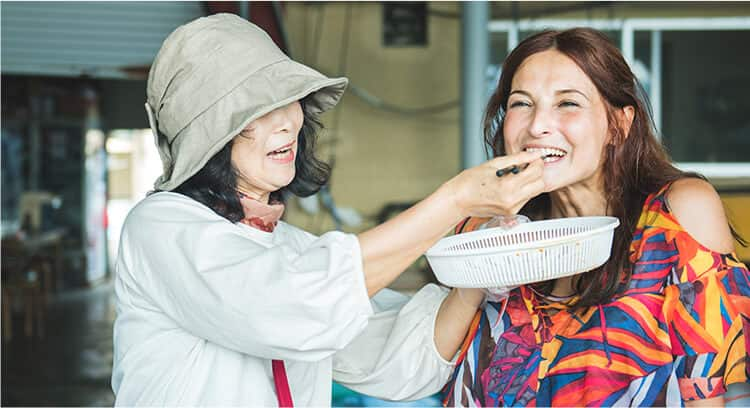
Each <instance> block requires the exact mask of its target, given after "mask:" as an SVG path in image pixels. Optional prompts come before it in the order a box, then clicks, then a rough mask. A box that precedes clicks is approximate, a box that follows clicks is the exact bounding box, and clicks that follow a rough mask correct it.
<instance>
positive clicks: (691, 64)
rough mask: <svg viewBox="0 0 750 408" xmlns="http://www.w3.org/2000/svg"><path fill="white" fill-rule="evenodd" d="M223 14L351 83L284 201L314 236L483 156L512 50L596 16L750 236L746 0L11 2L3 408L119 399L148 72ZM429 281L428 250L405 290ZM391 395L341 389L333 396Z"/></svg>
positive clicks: (147, 147) (401, 201) (594, 21)
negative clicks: (127, 242)
mask: <svg viewBox="0 0 750 408" xmlns="http://www.w3.org/2000/svg"><path fill="white" fill-rule="evenodd" d="M217 12H230V13H236V14H238V15H240V16H243V17H244V18H247V19H249V20H251V21H253V22H254V23H256V24H258V25H260V26H261V27H263V28H264V29H265V30H266V31H268V32H269V33H270V34H271V36H272V38H273V39H274V40H275V41H276V42H277V44H278V45H279V46H280V47H281V48H282V49H284V50H285V51H286V52H287V53H288V54H289V55H290V56H291V57H292V58H293V59H295V60H297V61H300V62H302V63H305V64H307V65H309V66H312V67H314V68H316V69H317V70H319V71H321V72H323V73H325V74H327V75H332V76H338V75H343V76H347V77H349V79H350V86H349V89H348V92H347V93H346V95H345V97H344V98H343V100H342V102H341V103H340V104H339V106H338V107H337V108H336V109H335V110H333V111H332V112H329V113H327V114H326V115H325V116H324V117H323V123H324V124H325V127H326V129H325V130H324V131H323V133H322V134H321V137H320V143H319V149H320V155H321V156H322V157H324V158H325V159H326V160H327V161H328V162H329V163H330V164H332V165H333V176H332V179H331V182H330V184H329V185H328V186H327V188H325V189H324V190H323V191H321V192H320V193H319V194H317V195H316V196H313V197H310V198H307V199H304V200H300V199H297V198H292V197H289V199H288V202H287V212H286V214H285V219H286V221H287V222H290V223H292V224H295V225H297V226H300V227H302V228H304V229H306V230H308V231H311V232H313V233H322V232H325V231H328V230H332V229H341V230H344V231H349V232H358V231H362V230H364V229H367V228H369V227H372V226H374V225H375V224H377V223H379V222H382V221H384V220H387V219H388V218H390V217H392V216H394V215H395V214H397V213H398V212H399V211H402V210H403V209H405V208H406V207H408V206H410V205H411V204H413V203H414V202H416V201H418V200H419V199H421V198H423V197H424V196H426V195H427V194H429V193H430V192H432V191H433V190H434V189H435V188H437V187H438V186H439V185H440V184H441V183H442V182H444V181H445V180H447V179H449V178H450V177H452V176H453V175H454V174H456V173H457V172H459V171H460V170H461V169H462V168H464V167H467V166H471V165H474V164H478V163H479V162H481V161H483V160H484V159H485V158H486V157H487V156H486V153H485V150H484V146H483V144H482V135H481V125H480V124H481V116H482V114H483V112H482V110H483V108H484V103H485V102H486V100H487V98H488V95H489V92H490V91H491V90H492V89H493V87H494V83H496V81H497V79H498V76H499V67H500V65H501V64H502V62H503V59H504V58H505V56H506V55H507V54H508V52H509V50H511V49H512V48H513V47H514V46H515V45H516V44H517V43H518V42H519V41H520V40H522V39H523V38H525V37H527V36H529V35H531V34H533V33H535V32H538V31H540V30H543V29H545V28H560V29H564V28H570V27H575V26H590V27H594V28H597V29H600V30H603V31H605V32H606V33H607V34H608V35H609V36H610V37H611V38H612V40H613V41H614V42H615V43H616V44H618V45H619V46H620V47H621V49H622V51H623V53H624V55H625V56H626V58H627V60H628V62H629V63H630V65H631V67H632V69H633V70H634V72H635V73H636V74H637V76H638V78H639V79H640V80H641V82H642V84H643V86H644V88H645V90H646V92H647V93H648V95H649V97H650V100H651V104H652V108H653V113H654V118H655V121H656V125H657V128H658V130H659V131H660V134H661V137H662V140H663V142H664V143H665V145H666V146H667V148H668V150H669V152H670V154H671V155H672V157H673V159H674V161H675V162H676V163H677V164H678V165H679V166H680V167H681V168H684V169H688V170H695V171H698V172H701V173H703V174H704V175H706V176H707V177H708V178H709V180H710V181H711V182H712V183H713V184H714V185H715V186H716V188H717V189H718V190H719V192H720V193H721V195H722V198H723V200H724V201H725V204H726V206H727V210H728V212H729V214H730V217H731V219H732V221H733V223H734V225H735V227H736V228H737V229H738V230H739V231H740V233H742V234H743V235H744V236H745V238H748V237H750V159H748V154H749V153H750V115H748V113H747V112H750V98H748V95H750V70H748V66H750V49H748V44H750V3H744V2H732V3H721V2H710V3H700V2H690V3H679V2H665V3H661V2H603V1H596V2H590V1H589V2H565V1H562V2H533V3H527V2H499V3H484V2H472V3H468V2H467V3H455V2H368V3H359V2H351V3H349V2H310V3H306V2H156V1H155V2H85V3H84V2H2V3H1V4H0V13H1V17H2V21H1V24H0V26H1V32H0V36H1V37H0V38H1V40H2V43H1V51H2V64H1V65H2V119H1V123H2V173H1V174H2V184H1V185H2V213H1V214H2V337H3V341H2V405H6V406H7V405H24V406H34V405H47V406H49V405H55V406H59V405H75V406H102V405H111V404H112V402H113V400H114V398H113V395H112V391H111V388H110V370H111V364H112V322H113V319H114V307H113V299H112V286H111V283H110V282H111V277H112V273H113V270H112V263H113V261H114V258H115V256H116V249H117V244H118V238H119V232H120V227H121V225H122V223H123V221H124V218H125V216H126V215H127V212H128V211H129V209H130V208H131V207H132V206H133V205H134V204H135V203H136V202H138V201H139V200H140V199H142V198H143V197H144V196H145V194H146V193H147V192H148V191H149V190H150V189H151V188H152V185H153V182H154V180H155V179H156V177H157V176H158V175H159V174H160V171H161V164H160V162H159V157H158V154H157V152H156V149H155V147H154V142H153V139H152V135H151V132H150V130H148V122H147V118H146V115H145V113H144V109H143V103H144V102H145V99H146V96H145V88H146V79H147V76H148V70H149V66H150V63H151V61H152V60H153V58H154V56H155V55H156V52H157V51H158V49H159V47H160V45H161V43H162V41H163V40H164V38H165V37H166V36H167V34H169V33H170V32H171V31H172V30H173V29H175V28H176V27H177V26H179V25H181V24H184V23H186V22H188V21H190V20H192V19H195V18H197V17H200V16H205V15H209V14H213V13H217ZM738 252H739V255H740V258H741V259H743V260H744V261H745V262H747V261H749V260H750V251H748V249H747V248H741V247H740V248H738ZM430 281H434V277H433V276H432V275H431V274H430V272H429V271H428V269H427V268H426V263H425V261H424V260H420V261H418V262H416V263H415V264H414V265H412V267H410V269H409V270H408V271H407V272H406V273H405V274H404V275H403V276H402V277H401V278H399V279H398V280H397V281H396V282H395V283H394V285H393V288H394V289H397V290H400V291H403V292H407V293H408V292H413V291H415V290H417V289H418V288H420V287H421V286H422V285H424V284H425V283H426V282H430ZM439 403H440V401H439V397H437V396H436V397H434V398H430V399H426V400H423V401H419V402H417V403H416V404H417V405H421V406H425V405H438V404H439ZM385 404H387V403H386V402H384V401H379V400H374V399H371V398H368V397H365V396H361V395H359V394H356V393H353V392H351V391H349V390H347V389H345V388H343V387H340V386H338V385H334V405H339V406H342V405H381V406H382V405H385ZM394 405H400V406H404V405H408V404H394Z"/></svg>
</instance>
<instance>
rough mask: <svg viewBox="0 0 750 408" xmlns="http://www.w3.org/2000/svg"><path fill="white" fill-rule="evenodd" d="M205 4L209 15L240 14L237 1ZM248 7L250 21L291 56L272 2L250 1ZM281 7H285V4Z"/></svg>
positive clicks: (208, 2)
mask: <svg viewBox="0 0 750 408" xmlns="http://www.w3.org/2000/svg"><path fill="white" fill-rule="evenodd" d="M204 4H205V6H206V14H207V15H211V14H216V13H232V14H240V2H237V1H206V2H204ZM248 5H249V7H248V8H249V12H250V21H251V22H252V23H254V24H256V25H257V26H258V27H260V28H262V29H263V30H265V31H266V32H267V33H268V35H269V36H271V39H272V40H273V42H275V43H276V45H277V46H278V47H279V48H281V50H282V51H284V52H285V53H287V54H289V53H288V51H287V47H286V44H284V37H283V36H282V35H281V27H279V23H278V21H277V20H276V16H275V14H274V10H273V3H272V2H270V1H249V2H248ZM280 5H281V7H284V3H283V2H282V3H280Z"/></svg>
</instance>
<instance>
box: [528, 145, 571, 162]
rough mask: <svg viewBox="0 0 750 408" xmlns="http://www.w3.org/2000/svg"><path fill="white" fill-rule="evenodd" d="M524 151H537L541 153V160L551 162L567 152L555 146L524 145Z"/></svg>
mask: <svg viewBox="0 0 750 408" xmlns="http://www.w3.org/2000/svg"><path fill="white" fill-rule="evenodd" d="M523 150H524V151H526V152H538V153H541V155H542V160H544V162H545V163H552V162H556V161H558V160H560V159H562V158H563V157H564V156H565V155H566V154H568V152H566V151H565V150H562V149H557V148H555V147H526V148H524V149H523Z"/></svg>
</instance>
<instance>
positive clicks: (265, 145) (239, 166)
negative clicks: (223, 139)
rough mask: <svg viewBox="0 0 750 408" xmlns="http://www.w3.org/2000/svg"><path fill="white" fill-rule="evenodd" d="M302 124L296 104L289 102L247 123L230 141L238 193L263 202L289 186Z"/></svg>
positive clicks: (293, 172)
mask: <svg viewBox="0 0 750 408" xmlns="http://www.w3.org/2000/svg"><path fill="white" fill-rule="evenodd" d="M303 120H304V115H303V113H302V107H301V105H300V103H299V102H293V103H291V104H289V105H286V106H283V107H281V108H278V109H276V110H274V111H271V112H269V113H268V114H266V115H264V116H261V117H260V118H258V119H256V120H254V121H252V122H250V124H249V125H247V126H246V127H245V129H243V130H242V132H240V134H239V135H238V136H237V137H235V138H234V144H233V145H232V165H234V168H235V169H236V170H237V173H238V174H237V176H238V178H237V188H238V189H239V190H240V191H242V192H243V193H245V194H247V195H249V196H250V197H252V198H255V199H267V197H268V194H269V193H272V192H274V191H276V190H279V189H281V188H283V187H285V186H287V185H289V183H291V182H292V180H293V179H294V175H295V165H294V162H295V158H296V157H297V137H298V135H299V132H300V129H301V128H302V122H303Z"/></svg>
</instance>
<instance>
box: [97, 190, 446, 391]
mask: <svg viewBox="0 0 750 408" xmlns="http://www.w3.org/2000/svg"><path fill="white" fill-rule="evenodd" d="M115 293H116V302H117V319H116V321H115V326H114V367H113V372H112V388H113V390H114V392H115V395H116V404H117V405H180V406H185V405H244V406H275V405H277V400H276V393H275V390H274V383H273V376H272V373H271V360H272V359H281V360H284V361H285V364H286V369H287V375H288V377H289V384H290V388H291V392H292V397H293V400H294V403H295V405H297V406H328V405H330V404H331V380H332V379H335V380H336V381H339V382H340V383H342V384H344V385H346V386H348V387H350V388H352V389H354V390H357V391H360V392H363V393H366V394H370V395H373V396H376V397H379V398H385V399H418V398H423V397H425V396H427V395H430V394H432V393H434V392H437V391H438V390H439V389H440V387H441V386H442V385H443V384H444V383H445V382H446V381H447V380H448V377H449V375H450V373H451V371H452V370H453V364H452V363H451V362H448V361H445V360H444V359H442V358H441V357H440V355H439V354H438V352H437V350H436V349H435V346H434V338H433V336H434V321H435V316H436V314H437V309H438V307H439V306H440V304H441V302H442V300H443V299H444V298H445V296H446V294H447V291H446V290H445V289H442V288H439V287H437V286H435V285H428V286H427V287H425V288H423V289H422V290H421V291H419V292H418V293H417V294H416V295H415V296H414V297H413V298H412V299H411V300H409V299H408V298H406V297H404V296H403V295H400V294H398V293H396V292H393V291H388V290H383V291H381V292H380V293H379V294H378V295H377V296H375V297H374V298H373V299H372V302H371V301H370V299H368V296H367V290H366V289H365V284H364V275H363V271H362V257H361V253H360V247H359V242H358V240H357V238H356V236H354V235H351V234H345V233H341V232H330V233H327V234H324V235H323V236H321V237H319V238H318V237H315V236H313V235H311V234H309V233H307V232H304V231H302V230H300V229H298V228H295V227H293V226H291V225H289V224H286V223H283V222H279V225H278V226H277V228H276V230H275V231H274V232H273V233H266V232H263V231H260V230H257V229H254V228H251V227H248V226H246V225H243V224H233V223H231V222H229V221H227V220H226V219H224V218H222V217H220V216H218V215H217V214H215V213H214V212H213V211H212V210H210V209H209V208H207V207H205V206H203V205H202V204H200V203H198V202H196V201H194V200H192V199H189V198H187V197H185V196H182V195H180V194H176V193H168V192H161V193H156V194H153V195H151V196H149V197H148V198H146V199H144V200H143V201H141V202H140V203H139V204H138V205H137V206H136V207H135V208H134V209H133V210H132V211H131V212H130V214H129V215H128V218H127V220H126V222H125V225H124V227H123V231H122V238H121V240H120V250H119V255H118V258H117V263H116V277H115ZM407 301H408V302H407Z"/></svg>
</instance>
